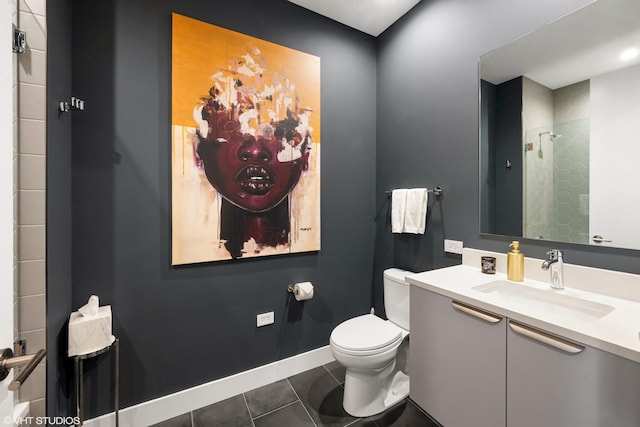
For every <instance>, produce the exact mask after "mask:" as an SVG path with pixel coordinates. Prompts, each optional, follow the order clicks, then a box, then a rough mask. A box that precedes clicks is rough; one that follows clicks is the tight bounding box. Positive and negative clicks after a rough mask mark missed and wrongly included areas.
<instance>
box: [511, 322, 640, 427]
mask: <svg viewBox="0 0 640 427" xmlns="http://www.w3.org/2000/svg"><path fill="white" fill-rule="evenodd" d="M509 326H510V327H509V331H508V333H507V354H508V358H507V425H508V426H510V427H540V426H545V427H638V426H640V364H638V363H635V362H632V361H630V360H627V359H623V358H621V357H618V356H615V355H613V354H610V353H607V352H604V351H601V350H597V349H595V348H591V347H586V346H581V345H576V344H575V343H572V342H569V341H567V340H564V339H562V338H561V337H556V336H553V335H550V334H547V333H545V332H542V333H540V332H541V331H539V330H536V329H533V328H531V327H528V326H527V325H522V324H518V323H516V322H513V321H509ZM541 341H542V342H541Z"/></svg>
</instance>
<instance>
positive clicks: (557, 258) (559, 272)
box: [542, 249, 564, 289]
mask: <svg viewBox="0 0 640 427" xmlns="http://www.w3.org/2000/svg"><path fill="white" fill-rule="evenodd" d="M547 255H549V259H548V260H546V261H545V262H543V263H542V269H543V270H549V271H550V273H551V287H552V288H553V289H564V260H563V259H562V251H561V250H559V249H551V250H550V251H549V252H547Z"/></svg>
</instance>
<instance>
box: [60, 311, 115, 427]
mask: <svg viewBox="0 0 640 427" xmlns="http://www.w3.org/2000/svg"><path fill="white" fill-rule="evenodd" d="M107 311H108V318H109V322H108V325H106V326H105V325H102V326H105V328H106V330H103V329H104V328H99V329H100V331H99V332H100V333H102V334H103V335H104V334H108V337H106V336H104V337H102V338H99V339H101V340H102V342H104V343H105V345H104V347H101V348H98V349H94V348H92V349H90V350H92V351H89V352H83V353H80V354H78V353H79V352H80V351H82V350H81V349H79V348H78V343H77V342H76V341H75V339H74V340H71V339H70V343H71V345H70V346H69V357H71V358H72V359H73V362H74V370H75V380H76V381H75V382H76V383H75V390H76V416H77V417H78V420H79V423H78V426H82V425H83V419H82V412H83V410H82V407H83V400H84V399H83V397H84V396H83V394H84V387H83V383H84V378H83V376H84V360H85V359H89V358H92V357H96V356H99V355H101V354H103V353H106V352H107V351H109V350H111V349H114V350H115V353H114V357H115V367H114V370H113V388H114V413H115V421H116V424H115V425H116V427H119V425H120V419H119V418H120V417H119V409H120V340H119V339H118V338H116V337H114V336H113V335H111V306H105V307H100V311H99V312H100V313H104V314H105V315H106V314H107ZM97 317H100V316H97ZM82 320H83V319H82V315H81V314H80V313H78V312H74V313H72V314H71V316H70V318H69V324H70V326H69V331H70V332H71V330H72V328H74V327H75V326H76V325H77V323H76V322H78V321H79V322H82ZM80 332H81V333H82V332H86V331H80ZM98 335H100V334H98ZM76 338H77V337H76ZM93 338H94V339H95V338H96V337H95V336H94V337H93ZM72 341H73V342H72Z"/></svg>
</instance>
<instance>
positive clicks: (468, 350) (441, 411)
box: [410, 286, 542, 427]
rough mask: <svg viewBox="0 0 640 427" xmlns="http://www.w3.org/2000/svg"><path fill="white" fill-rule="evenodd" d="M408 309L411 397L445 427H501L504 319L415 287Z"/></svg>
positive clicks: (503, 399)
mask: <svg viewBox="0 0 640 427" xmlns="http://www.w3.org/2000/svg"><path fill="white" fill-rule="evenodd" d="M410 304H411V329H412V334H411V345H410V360H411V374H410V375H411V391H410V397H411V398H412V399H413V400H414V401H415V402H416V403H417V404H418V405H420V407H422V408H423V409H424V410H425V411H427V412H428V413H429V414H430V415H431V416H432V417H434V418H435V419H436V420H437V421H438V422H440V423H441V424H442V425H444V426H447V427H449V426H451V427H503V426H504V425H505V411H506V408H505V405H506V393H505V382H506V378H505V364H506V360H505V359H506V355H507V352H506V339H505V336H506V319H504V318H502V317H498V316H495V315H492V314H491V313H486V312H483V311H480V310H477V309H475V308H474V307H470V306H467V305H462V304H457V303H456V302H454V301H452V300H451V299H450V298H447V297H444V296H441V295H438V294H436V293H433V292H430V291H427V290H425V289H422V288H419V287H416V286H411V297H410ZM454 304H455V305H454ZM413 331H419V333H413ZM540 425H542V424H540Z"/></svg>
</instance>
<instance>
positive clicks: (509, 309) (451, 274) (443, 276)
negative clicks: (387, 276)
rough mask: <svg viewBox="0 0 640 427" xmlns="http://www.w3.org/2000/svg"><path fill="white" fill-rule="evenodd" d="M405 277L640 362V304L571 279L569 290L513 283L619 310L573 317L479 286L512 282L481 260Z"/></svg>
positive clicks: (545, 284) (535, 283)
mask: <svg viewBox="0 0 640 427" xmlns="http://www.w3.org/2000/svg"><path fill="white" fill-rule="evenodd" d="M525 275H526V269H525ZM405 280H406V281H407V282H408V283H410V284H411V285H415V286H418V287H420V288H423V289H427V290H429V291H432V292H435V293H438V294H441V295H444V296H447V297H449V298H452V299H455V300H457V301H460V302H463V303H467V304H469V305H472V306H475V307H478V308H480V309H484V310H486V311H489V312H492V313H495V314H498V315H501V316H505V317H509V318H510V319H513V320H515V321H520V322H522V323H524V324H526V325H530V326H533V327H535V328H539V329H542V330H544V331H548V332H551V333H554V334H557V335H560V336H562V337H565V338H568V339H571V340H575V341H577V342H579V343H582V344H586V345H589V346H592V347H595V348H598V349H600V350H604V351H607V352H609V353H613V354H616V355H618V356H621V357H624V358H626V359H630V360H633V361H636V362H639V363H640V302H637V301H634V300H631V299H625V298H618V297H614V296H609V295H605V294H600V293H594V292H589V291H586V290H583V289H577V288H571V287H569V286H568V284H567V283H565V289H563V290H552V289H551V288H550V286H549V282H542V281H537V280H529V279H525V281H524V282H520V283H519V282H510V284H509V285H511V284H512V285H513V286H528V287H530V288H535V289H539V290H543V291H545V292H547V291H548V292H558V293H562V294H564V295H567V296H570V297H576V298H580V299H581V300H584V301H592V302H595V303H599V304H606V305H608V306H611V307H613V308H614V309H613V311H611V312H609V313H607V314H605V315H604V316H603V317H600V318H596V317H590V316H582V315H580V313H576V315H572V313H567V312H566V311H565V312H562V313H557V312H554V310H553V307H551V308H549V307H545V305H544V304H535V303H528V302H527V301H526V300H524V299H522V298H513V297H511V296H510V295H509V294H508V293H501V292H482V291H481V290H478V289H474V287H476V286H479V285H483V284H486V283H490V282H494V281H497V280H503V281H506V280H507V276H506V274H504V273H501V272H498V273H496V274H483V273H482V272H481V271H480V263H479V260H478V263H477V266H475V265H458V266H454V267H447V268H441V269H437V270H432V271H426V272H423V273H417V274H411V275H409V276H407V277H406V279H405ZM533 292H539V291H533Z"/></svg>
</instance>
